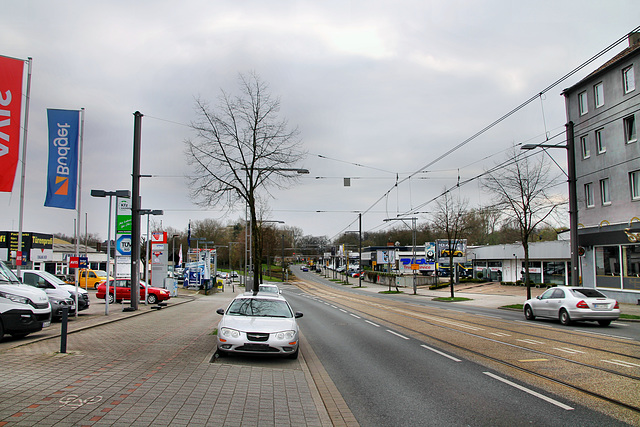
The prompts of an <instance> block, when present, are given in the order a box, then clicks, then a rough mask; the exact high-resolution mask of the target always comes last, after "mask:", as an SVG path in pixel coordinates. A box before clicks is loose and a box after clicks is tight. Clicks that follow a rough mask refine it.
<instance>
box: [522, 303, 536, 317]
mask: <svg viewBox="0 0 640 427" xmlns="http://www.w3.org/2000/svg"><path fill="white" fill-rule="evenodd" d="M524 317H525V319H527V320H535V318H536V316H534V315H533V310H532V309H531V306H529V305H527V306H525V307H524Z"/></svg>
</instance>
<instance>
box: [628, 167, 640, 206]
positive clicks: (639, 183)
mask: <svg viewBox="0 0 640 427" xmlns="http://www.w3.org/2000/svg"><path fill="white" fill-rule="evenodd" d="M629 185H630V188H631V200H640V170H638V171H633V172H629Z"/></svg>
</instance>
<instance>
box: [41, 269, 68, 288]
mask: <svg viewBox="0 0 640 427" xmlns="http://www.w3.org/2000/svg"><path fill="white" fill-rule="evenodd" d="M40 274H41V275H42V277H44V278H45V279H47V280H48V281H49V282H51V283H55V284H56V285H66V283H64V282H63V281H62V280H60V279H59V278H57V277H56V276H54V275H53V274H51V273H49V272H48V271H41V272H40Z"/></svg>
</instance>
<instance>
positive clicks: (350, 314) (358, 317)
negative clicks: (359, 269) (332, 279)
mask: <svg viewBox="0 0 640 427" xmlns="http://www.w3.org/2000/svg"><path fill="white" fill-rule="evenodd" d="M105 287H106V285H105ZM349 316H353V317H355V318H356V319H361V317H360V316H356V315H355V314H353V313H349Z"/></svg>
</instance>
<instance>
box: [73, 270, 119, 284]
mask: <svg viewBox="0 0 640 427" xmlns="http://www.w3.org/2000/svg"><path fill="white" fill-rule="evenodd" d="M111 279H113V278H111ZM105 280H107V272H106V271H103V270H86V269H83V270H80V271H79V272H78V286H80V287H81V288H84V289H89V288H92V289H97V287H98V284H99V283H101V282H104V281H105Z"/></svg>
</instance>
